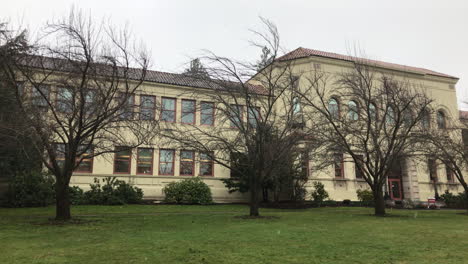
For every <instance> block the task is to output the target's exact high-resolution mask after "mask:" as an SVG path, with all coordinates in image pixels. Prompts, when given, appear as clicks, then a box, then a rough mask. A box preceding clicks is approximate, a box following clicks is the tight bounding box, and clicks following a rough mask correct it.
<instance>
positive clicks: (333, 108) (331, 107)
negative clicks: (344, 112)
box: [328, 98, 340, 118]
mask: <svg viewBox="0 0 468 264" xmlns="http://www.w3.org/2000/svg"><path fill="white" fill-rule="evenodd" d="M328 111H329V112H330V115H331V116H332V117H333V118H338V117H339V115H340V105H339V103H338V100H336V99H335V98H332V99H330V101H328Z"/></svg>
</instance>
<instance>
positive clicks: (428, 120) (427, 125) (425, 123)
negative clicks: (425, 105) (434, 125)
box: [421, 111, 431, 129]
mask: <svg viewBox="0 0 468 264" xmlns="http://www.w3.org/2000/svg"><path fill="white" fill-rule="evenodd" d="M421 123H422V127H423V128H424V129H429V128H430V123H431V117H430V115H429V113H428V112H427V111H424V112H423V113H422V120H421Z"/></svg>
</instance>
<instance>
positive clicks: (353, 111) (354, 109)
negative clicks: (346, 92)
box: [348, 101, 359, 121]
mask: <svg viewBox="0 0 468 264" xmlns="http://www.w3.org/2000/svg"><path fill="white" fill-rule="evenodd" d="M348 118H349V119H350V120H354V121H355V120H358V119H359V112H358V105H357V103H356V102H355V101H349V103H348Z"/></svg>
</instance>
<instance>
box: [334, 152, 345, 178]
mask: <svg viewBox="0 0 468 264" xmlns="http://www.w3.org/2000/svg"><path fill="white" fill-rule="evenodd" d="M334 163H335V165H334V166H335V177H336V178H342V177H343V154H335V155H334Z"/></svg>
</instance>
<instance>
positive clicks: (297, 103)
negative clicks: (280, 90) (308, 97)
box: [292, 97, 301, 114]
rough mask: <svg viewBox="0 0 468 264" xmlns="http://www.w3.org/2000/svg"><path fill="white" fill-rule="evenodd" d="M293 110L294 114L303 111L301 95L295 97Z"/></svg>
mask: <svg viewBox="0 0 468 264" xmlns="http://www.w3.org/2000/svg"><path fill="white" fill-rule="evenodd" d="M292 111H293V114H299V113H300V112H301V101H300V100H299V97H294V98H293V100H292Z"/></svg>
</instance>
